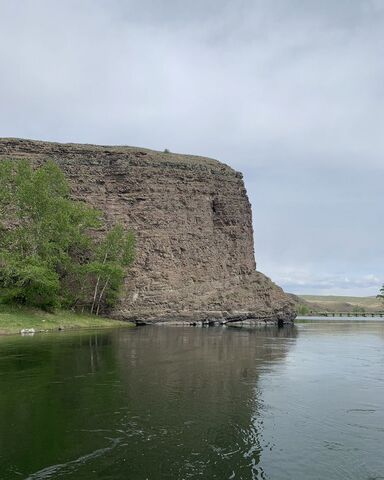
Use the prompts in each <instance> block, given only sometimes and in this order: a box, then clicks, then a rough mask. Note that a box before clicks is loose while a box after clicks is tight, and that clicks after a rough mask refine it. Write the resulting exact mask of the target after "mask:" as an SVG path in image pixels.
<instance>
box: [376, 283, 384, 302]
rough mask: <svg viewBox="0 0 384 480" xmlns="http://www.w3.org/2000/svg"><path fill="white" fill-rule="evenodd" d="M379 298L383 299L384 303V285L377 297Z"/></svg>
mask: <svg viewBox="0 0 384 480" xmlns="http://www.w3.org/2000/svg"><path fill="white" fill-rule="evenodd" d="M377 298H381V299H382V300H383V301H384V285H383V286H382V287H381V288H380V293H379V294H378V295H377Z"/></svg>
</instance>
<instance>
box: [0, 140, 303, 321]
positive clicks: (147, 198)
mask: <svg viewBox="0 0 384 480" xmlns="http://www.w3.org/2000/svg"><path fill="white" fill-rule="evenodd" d="M4 158H28V159H30V160H31V161H32V162H33V163H34V164H36V165H38V164H40V163H42V162H44V161H46V160H47V159H52V160H54V161H55V162H57V163H58V164H59V165H60V167H61V168H62V169H63V171H64V172H65V173H66V175H67V177H68V179H69V181H70V184H71V187H72V193H73V197H74V198H76V199H79V200H83V201H85V202H87V203H89V204H91V205H93V206H95V207H96V208H98V209H100V210H101V211H103V212H104V215H105V219H106V221H107V223H111V224H112V223H114V222H116V221H118V222H120V223H122V224H123V225H125V226H126V227H127V228H129V229H132V230H134V231H135V232H136V238H137V255H136V260H135V264H134V266H133V267H132V269H131V270H130V272H129V275H128V276H127V279H126V282H125V287H124V291H123V294H122V298H121V301H120V303H119V305H117V306H116V308H115V310H114V312H113V315H115V316H118V317H123V318H127V319H136V320H146V321H166V320H170V321H171V320H182V319H185V320H188V321H190V320H192V321H196V320H210V319H233V320H237V319H239V320H240V319H250V318H252V319H274V320H276V321H277V320H281V321H287V322H289V321H291V320H292V319H293V318H294V313H293V302H292V300H290V298H289V297H288V296H287V295H285V294H284V292H283V291H282V290H281V289H280V288H279V287H277V286H276V285H275V284H274V283H272V282H271V280H269V279H268V278H267V277H265V276H264V275H262V274H261V273H259V272H256V264H255V259H254V251H253V231H252V218H251V206H250V203H249V200H248V197H247V194H246V190H245V188H244V183H243V180H242V175H241V174H240V173H238V172H235V171H234V170H232V169H231V168H230V167H228V166H227V165H224V164H222V163H220V162H218V161H216V160H211V159H207V158H202V157H195V156H188V155H176V154H172V153H160V152H155V151H151V150H146V149H141V148H133V147H104V146H94V145H76V144H58V143H48V142H37V141H30V140H18V139H0V160H1V159H4Z"/></svg>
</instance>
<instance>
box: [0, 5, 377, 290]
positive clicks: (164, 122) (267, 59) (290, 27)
mask: <svg viewBox="0 0 384 480" xmlns="http://www.w3.org/2000/svg"><path fill="white" fill-rule="evenodd" d="M0 55H1V57H0V58H1V63H0V136H12V137H27V138H34V139H43V140H57V141H63V142H67V141H72V142H86V143H101V144H125V145H135V146H143V147H149V148H154V149H158V150H163V149H164V148H169V149H170V150H171V151H174V152H182V153H194V154H200V155H205V156H210V157H214V158H217V159H219V160H221V161H224V162H225V163H227V164H229V165H231V166H232V167H233V168H235V169H237V170H240V171H242V172H243V173H244V178H245V183H246V187H247V190H248V193H249V197H250V200H251V202H252V206H253V217H254V229H255V249H256V261H257V266H258V269H259V270H261V271H263V272H264V273H266V274H267V275H269V276H271V277H272V279H273V280H274V281H276V282H277V283H279V284H280V285H282V286H283V287H284V288H285V289H286V290H288V291H291V292H295V293H319V294H332V293H333V294H345V295H349V294H357V295H366V294H372V295H373V294H376V293H377V291H378V288H379V286H380V285H381V283H383V282H384V271H383V265H384V241H383V237H384V222H383V186H384V1H382V0H337V1H336V0H193V1H190V0H65V1H63V0H17V1H16V0H0Z"/></svg>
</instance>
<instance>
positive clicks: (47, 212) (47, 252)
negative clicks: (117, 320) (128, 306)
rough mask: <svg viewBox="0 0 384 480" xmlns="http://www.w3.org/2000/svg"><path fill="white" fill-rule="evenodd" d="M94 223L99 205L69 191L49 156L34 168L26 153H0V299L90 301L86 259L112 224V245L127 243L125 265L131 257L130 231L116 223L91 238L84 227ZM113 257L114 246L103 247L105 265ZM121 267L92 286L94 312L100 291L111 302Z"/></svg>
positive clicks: (42, 303) (43, 303) (92, 279)
mask: <svg viewBox="0 0 384 480" xmlns="http://www.w3.org/2000/svg"><path fill="white" fill-rule="evenodd" d="M100 224H101V222H100V214H99V212H97V211H96V210H95V209H93V208H91V207H88V206H86V205H85V204H84V203H82V202H76V201H73V200H72V199H71V198H70V190H69V186H68V182H67V180H66V178H65V176H64V174H63V172H62V171H61V170H60V168H59V167H58V166H57V165H56V164H55V163H53V162H50V161H49V162H47V163H46V164H44V165H43V166H41V167H40V168H38V169H36V170H33V169H32V168H31V166H30V164H29V163H28V162H26V161H17V162H11V161H1V162H0V301H2V302H3V303H4V302H5V303H21V304H25V305H31V306H36V307H40V308H45V309H52V308H55V307H59V306H65V307H74V306H82V307H83V308H84V307H89V308H92V309H93V301H92V300H93V299H92V296H91V295H90V292H91V291H94V288H95V285H96V283H97V282H98V275H95V272H94V271H93V270H92V265H93V264H94V262H97V261H98V258H99V256H100V254H99V251H100V249H102V248H103V247H102V246H103V245H104V243H105V242H106V241H107V239H108V238H110V237H111V235H112V238H113V232H114V231H115V230H116V231H118V232H119V235H120V237H119V238H120V243H119V242H115V244H113V248H114V249H115V250H116V251H120V250H121V253H120V255H123V251H125V249H127V245H128V244H129V247H130V256H129V261H127V262H125V263H124V267H127V266H128V265H129V264H130V263H131V262H132V260H133V246H134V239H133V236H132V234H130V233H129V234H126V233H125V232H124V230H123V229H122V227H119V226H117V227H115V228H114V229H112V230H111V231H110V232H109V233H107V235H106V238H105V239H104V240H102V241H101V242H100V243H96V242H95V240H94V239H93V237H92V236H91V235H90V230H91V229H94V228H97V227H99V226H100ZM123 240H124V241H125V243H126V244H127V245H125V244H124V241H123ZM112 243H113V242H112ZM119 249H120V250H119ZM116 258H118V256H117V255H116V254H115V253H114V255H111V256H108V255H107V256H106V258H105V262H104V265H103V267H104V269H105V270H108V268H109V269H110V270H111V271H113V270H114V269H116V265H115V263H116V261H115V259H116ZM124 274H125V269H123V267H120V270H119V271H118V275H117V274H115V275H112V274H110V275H109V276H108V275H107V276H105V275H104V276H102V285H103V291H102V292H101V291H99V289H98V288H97V289H96V290H97V313H98V312H99V310H100V307H101V306H103V305H105V304H106V303H107V302H106V299H108V304H109V305H111V304H113V302H114V301H116V298H117V296H118V291H119V288H120V286H121V284H122V281H123V279H124ZM106 279H108V280H106ZM99 283H100V281H99Z"/></svg>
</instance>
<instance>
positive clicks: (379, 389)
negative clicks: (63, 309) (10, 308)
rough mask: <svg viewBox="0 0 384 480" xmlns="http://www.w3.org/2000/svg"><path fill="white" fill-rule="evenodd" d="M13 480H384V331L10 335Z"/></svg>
mask: <svg viewBox="0 0 384 480" xmlns="http://www.w3.org/2000/svg"><path fill="white" fill-rule="evenodd" d="M0 479H1V480H13V479H29V480H37V479H72V480H75V479H76V480H83V479H87V480H88V479H102V480H104V479H105V480H106V479H111V480H112V479H113V480H120V479H121V480H136V479H137V480H145V479H150V480H161V479H176V480H179V479H204V480H209V479H220V480H224V479H271V480H285V479H287V480H312V479H313V480H320V479H327V480H333V479H335V480H336V479H343V480H347V479H349V480H354V479H356V480H363V479H366V480H374V479H376V480H378V479H384V322H372V321H364V322H354V321H351V320H348V321H345V322H343V321H329V322H328V321H326V320H322V321H312V322H309V323H300V324H298V325H297V326H296V327H295V328H287V329H285V328H284V329H280V330H278V329H274V328H271V327H268V328H254V329H244V328H207V329H201V328H181V327H143V328H138V329H132V330H130V329H122V330H114V331H102V332H97V333H95V332H92V333H84V332H82V333H78V334H73V333H71V334H67V333H64V334H61V335H36V336H34V337H2V338H0Z"/></svg>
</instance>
